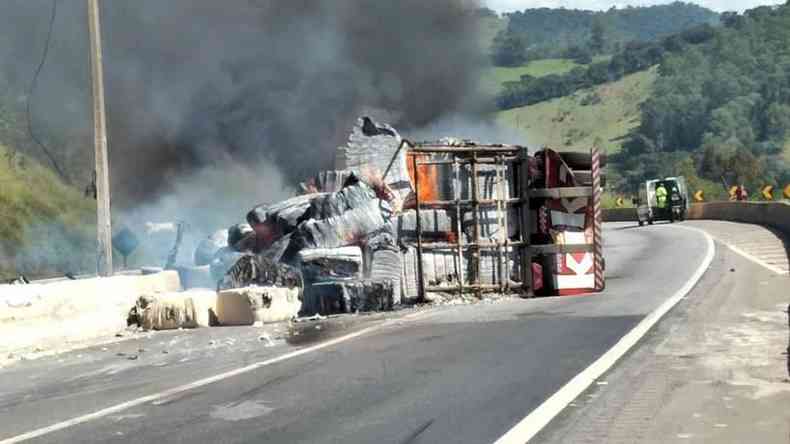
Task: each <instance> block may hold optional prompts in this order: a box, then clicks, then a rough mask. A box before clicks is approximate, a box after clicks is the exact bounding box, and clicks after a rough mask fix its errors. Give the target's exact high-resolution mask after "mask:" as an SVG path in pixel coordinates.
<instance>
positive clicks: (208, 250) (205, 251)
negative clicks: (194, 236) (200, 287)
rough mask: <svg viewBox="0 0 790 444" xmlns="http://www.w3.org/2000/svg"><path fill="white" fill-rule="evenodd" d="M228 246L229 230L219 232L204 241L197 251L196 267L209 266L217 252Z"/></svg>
mask: <svg viewBox="0 0 790 444" xmlns="http://www.w3.org/2000/svg"><path fill="white" fill-rule="evenodd" d="M227 246H228V230H217V231H215V232H214V233H213V234H212V235H210V236H209V237H207V238H205V239H203V240H202V241H200V243H199V244H198V246H197V248H196V249H195V265H197V266H201V265H209V264H211V261H212V260H214V257H215V256H216V254H217V252H218V251H219V250H220V249H221V248H223V247H227Z"/></svg>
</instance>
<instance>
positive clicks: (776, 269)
mask: <svg viewBox="0 0 790 444" xmlns="http://www.w3.org/2000/svg"><path fill="white" fill-rule="evenodd" d="M722 243H723V244H724V245H726V246H727V248H729V249H730V250H732V251H734V252H735V253H738V254H739V255H741V256H743V258H744V259H746V260H749V261H752V262H754V263H755V264H757V265H762V266H763V267H765V268H767V269H769V270H771V271H773V272H774V273H776V274H781V275H785V274H788V272H787V271H786V270H783V269H781V268H779V267H776V266H774V265H771V264H769V263H767V262H765V261H763V260H762V259H760V258H758V257H756V256H752V255H751V254H749V253H747V252H745V251H743V250H741V249H740V248H738V247H736V246H735V245H733V244H730V243H727V242H722Z"/></svg>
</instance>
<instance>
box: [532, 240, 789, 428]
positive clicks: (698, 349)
mask: <svg viewBox="0 0 790 444" xmlns="http://www.w3.org/2000/svg"><path fill="white" fill-rule="evenodd" d="M718 252H719V253H718V254H717V257H716V259H715V260H714V263H713V265H712V267H711V269H710V270H709V271H708V273H707V274H706V275H705V276H704V277H703V279H702V280H701V281H700V283H699V284H698V285H697V287H696V288H695V289H694V290H693V291H692V292H691V293H690V294H689V295H688V296H687V297H686V298H685V299H684V300H683V301H681V302H680V303H679V304H678V306H677V307H676V308H675V309H674V310H673V311H672V312H671V313H670V314H669V315H668V317H667V318H665V319H664V320H663V321H662V322H661V323H659V324H658V326H657V328H656V329H654V331H653V332H651V333H650V334H649V335H648V336H647V337H646V338H645V341H644V342H643V343H642V345H641V346H640V347H638V348H637V349H636V350H634V351H633V352H632V353H631V354H630V355H629V356H627V357H626V358H624V359H623V360H622V361H621V362H620V363H619V364H618V365H617V366H616V367H614V369H613V370H611V371H610V372H609V373H608V374H605V375H604V376H603V377H602V378H601V379H600V380H599V381H598V382H597V383H596V384H595V385H593V386H592V388H591V389H589V390H587V392H586V393H584V394H582V395H581V396H580V397H579V398H577V399H576V400H575V401H574V402H573V403H571V404H570V406H569V407H568V408H567V409H566V410H565V411H564V412H563V413H562V414H561V415H560V416H558V417H557V418H556V419H555V421H554V422H553V423H552V424H550V425H549V427H548V428H547V429H545V430H544V431H543V432H542V433H541V434H540V435H538V436H537V437H536V438H537V439H536V442H579V443H585V442H589V443H592V442H609V443H618V442H647V443H659V442H662V443H663V442H675V441H677V442H717V443H737V442H766V443H769V442H787V438H788V436H790V421H788V415H787V413H786V406H787V405H790V383H788V382H787V376H788V375H787V368H786V356H785V354H784V353H785V350H786V347H787V341H788V330H787V328H788V327H787V317H786V316H787V314H786V313H785V311H784V310H785V309H786V308H787V303H788V299H787V286H788V279H787V277H786V276H781V275H777V274H776V273H774V272H772V271H770V270H768V269H766V268H764V267H762V266H760V265H758V264H756V263H754V262H751V261H749V260H746V259H745V258H743V257H742V256H740V255H738V254H736V253H735V252H734V251H732V250H730V249H727V248H719V249H718Z"/></svg>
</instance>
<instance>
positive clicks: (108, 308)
mask: <svg viewBox="0 0 790 444" xmlns="http://www.w3.org/2000/svg"><path fill="white" fill-rule="evenodd" d="M180 288H181V282H180V281H179V278H178V273H177V272H175V271H165V272H162V273H157V274H152V275H148V276H142V275H138V276H113V277H109V278H92V279H78V280H68V281H58V282H53V283H47V284H29V285H0V337H2V338H3V340H2V341H0V363H1V362H2V361H3V360H4V359H7V358H8V356H9V354H11V355H13V354H18V353H28V352H32V351H54V350H56V349H67V348H70V347H73V346H75V345H78V344H79V343H83V342H85V341H88V340H91V339H95V338H99V337H105V336H110V337H111V336H112V335H113V334H115V333H116V332H118V331H119V330H123V329H124V328H125V327H126V315H127V313H128V311H129V309H130V308H131V307H132V306H134V303H135V301H136V300H137V298H138V297H139V296H140V295H143V294H151V293H167V292H174V291H178V290H179V289H180Z"/></svg>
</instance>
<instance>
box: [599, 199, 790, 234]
mask: <svg viewBox="0 0 790 444" xmlns="http://www.w3.org/2000/svg"><path fill="white" fill-rule="evenodd" d="M603 218H604V221H606V222H636V209H635V208H614V209H607V210H604V211H603ZM686 218H687V219H691V220H694V219H697V220H701V219H710V220H728V221H733V222H742V223H747V224H756V225H763V226H767V227H771V228H774V229H776V230H778V231H781V232H782V233H784V234H786V235H788V236H790V204H788V203H786V202H706V203H697V204H693V205H691V208H690V209H689V211H688V214H687V215H686Z"/></svg>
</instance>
